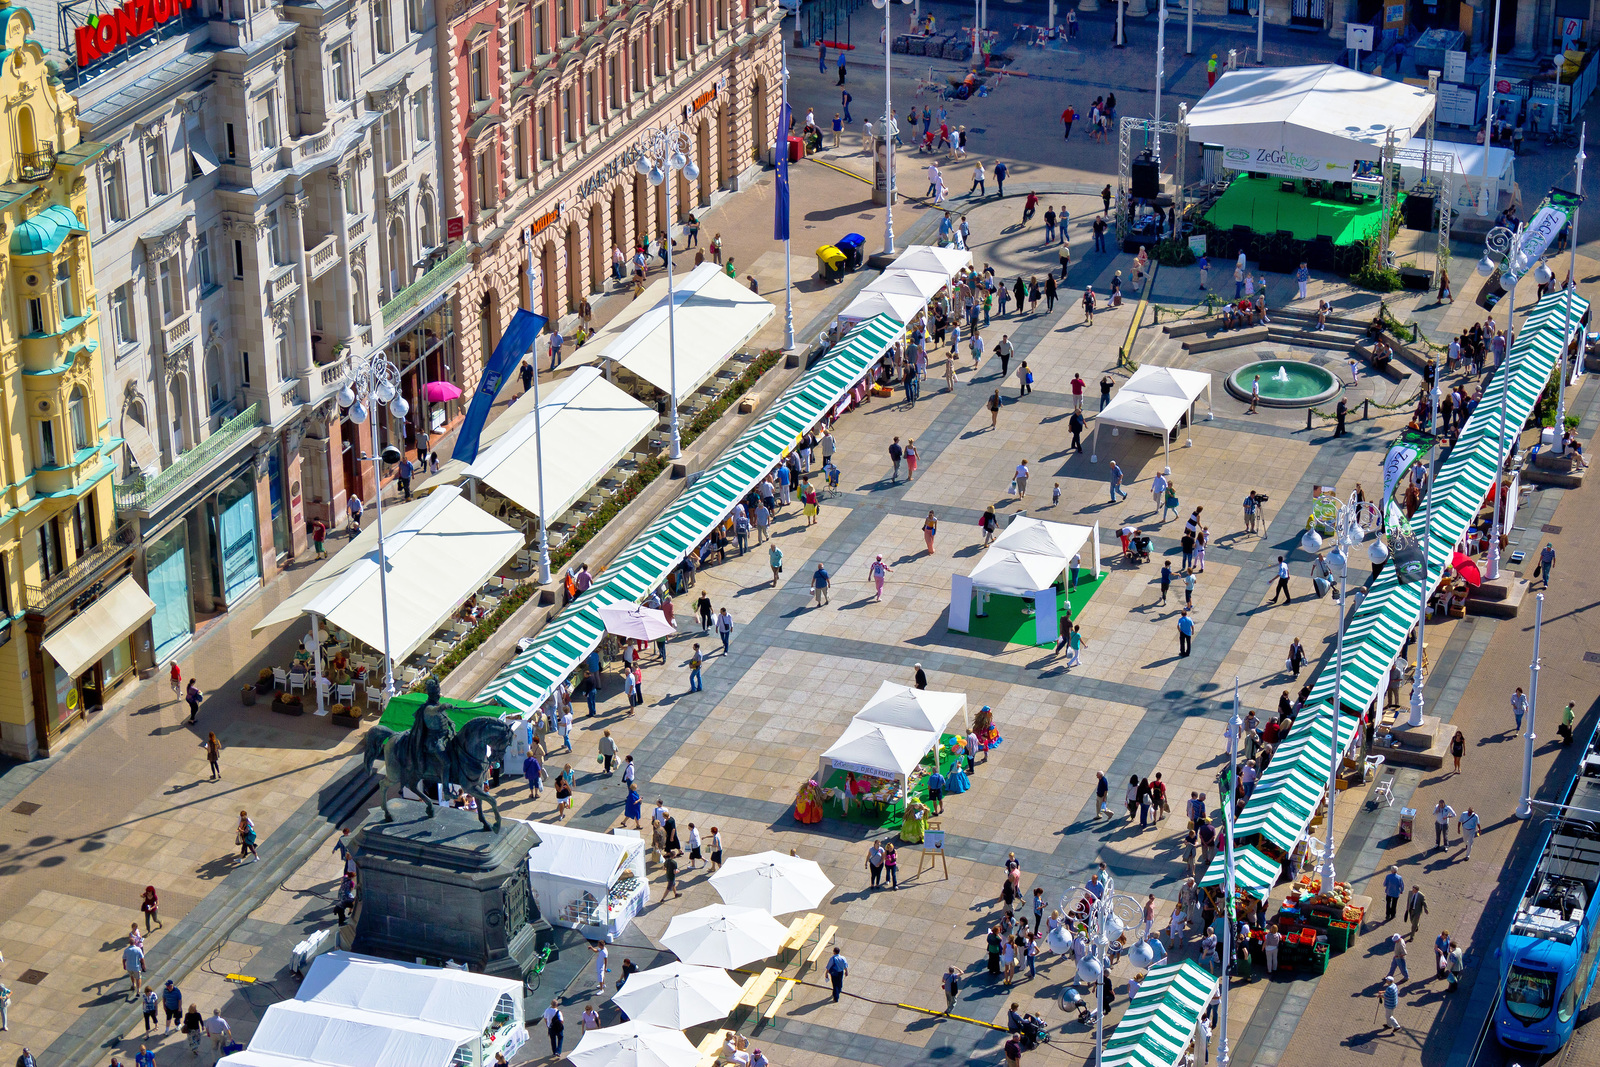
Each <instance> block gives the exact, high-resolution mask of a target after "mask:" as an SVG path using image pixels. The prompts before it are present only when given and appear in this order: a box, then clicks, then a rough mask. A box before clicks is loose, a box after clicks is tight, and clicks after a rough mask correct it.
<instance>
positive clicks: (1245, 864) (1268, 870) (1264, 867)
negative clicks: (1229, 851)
mask: <svg viewBox="0 0 1600 1067" xmlns="http://www.w3.org/2000/svg"><path fill="white" fill-rule="evenodd" d="M1227 873H1228V858H1227V856H1226V855H1224V854H1223V853H1222V852H1218V853H1217V855H1216V857H1215V858H1214V859H1213V860H1212V861H1211V866H1210V867H1207V868H1206V873H1205V877H1203V878H1201V879H1200V886H1201V888H1204V887H1206V886H1208V885H1222V884H1223V883H1224V882H1226V881H1227ZM1282 873H1283V865H1282V864H1280V863H1279V862H1278V861H1277V860H1275V859H1271V858H1269V857H1268V856H1266V855H1265V854H1263V853H1262V851H1261V850H1260V849H1258V848H1256V847H1255V846H1254V845H1245V846H1244V847H1242V848H1237V847H1236V848H1235V849H1234V850H1233V888H1234V889H1242V890H1244V891H1245V892H1246V893H1249V894H1250V895H1251V896H1252V897H1255V898H1256V899H1257V900H1265V899H1266V896H1267V894H1268V893H1270V892H1272V887H1273V886H1275V885H1277V884H1278V876H1279V875H1280V874H1282Z"/></svg>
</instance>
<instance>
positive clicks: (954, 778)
mask: <svg viewBox="0 0 1600 1067" xmlns="http://www.w3.org/2000/svg"><path fill="white" fill-rule="evenodd" d="M960 744H963V745H964V744H966V742H965V741H961V742H960ZM951 750H952V752H955V751H958V750H957V749H955V746H953V745H952V746H951ZM971 788H972V779H971V778H968V777H967V772H966V770H965V768H963V767H962V765H961V760H960V759H957V760H956V761H955V765H954V766H952V767H951V768H950V773H949V774H947V775H945V779H944V795H945V796H947V797H950V796H955V795H956V794H957V793H965V792H966V791H967V790H969V789H971Z"/></svg>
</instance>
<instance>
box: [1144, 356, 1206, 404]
mask: <svg viewBox="0 0 1600 1067" xmlns="http://www.w3.org/2000/svg"><path fill="white" fill-rule="evenodd" d="M1122 391H1123V392H1124V393H1148V394H1150V395H1151V396H1171V397H1177V398H1179V399H1181V400H1184V401H1186V402H1187V403H1190V404H1193V403H1194V402H1195V401H1197V400H1199V399H1200V396H1201V394H1204V395H1205V398H1206V406H1207V408H1209V407H1210V406H1211V375H1209V374H1207V373H1206V372H1205V371H1198V370H1180V369H1179V368H1177V367H1152V366H1150V365H1149V364H1148V363H1147V364H1145V365H1144V366H1142V367H1140V368H1139V369H1138V370H1136V371H1134V372H1133V374H1132V375H1131V376H1130V377H1129V378H1128V380H1127V381H1126V382H1123V383H1122Z"/></svg>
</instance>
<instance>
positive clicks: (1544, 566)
mask: <svg viewBox="0 0 1600 1067" xmlns="http://www.w3.org/2000/svg"><path fill="white" fill-rule="evenodd" d="M1555 566H1556V546H1555V545H1553V544H1551V543H1550V542H1548V541H1547V542H1545V546H1544V548H1542V549H1540V550H1539V565H1538V566H1537V567H1535V568H1534V569H1533V576H1534V577H1535V578H1538V579H1539V580H1540V581H1541V582H1543V583H1544V588H1546V589H1549V588H1550V572H1551V571H1553V570H1555Z"/></svg>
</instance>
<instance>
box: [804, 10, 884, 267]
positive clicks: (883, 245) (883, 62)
mask: <svg viewBox="0 0 1600 1067" xmlns="http://www.w3.org/2000/svg"><path fill="white" fill-rule="evenodd" d="M895 2H896V0H872V5H873V6H874V7H881V8H883V127H882V129H883V166H884V182H885V184H886V185H887V187H888V189H887V195H886V196H885V198H884V208H883V254H884V255H886V256H892V255H894V131H895V127H894V99H893V96H892V94H891V92H890V84H891V83H892V82H893V81H894V61H893V60H892V59H891V58H890V51H891V46H892V45H893V44H894V31H893V30H892V29H890V28H889V9H890V8H891V7H892V6H893V4H894V3H895ZM898 2H899V3H902V4H909V3H911V0H898ZM788 150H789V146H788V145H784V151H788Z"/></svg>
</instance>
